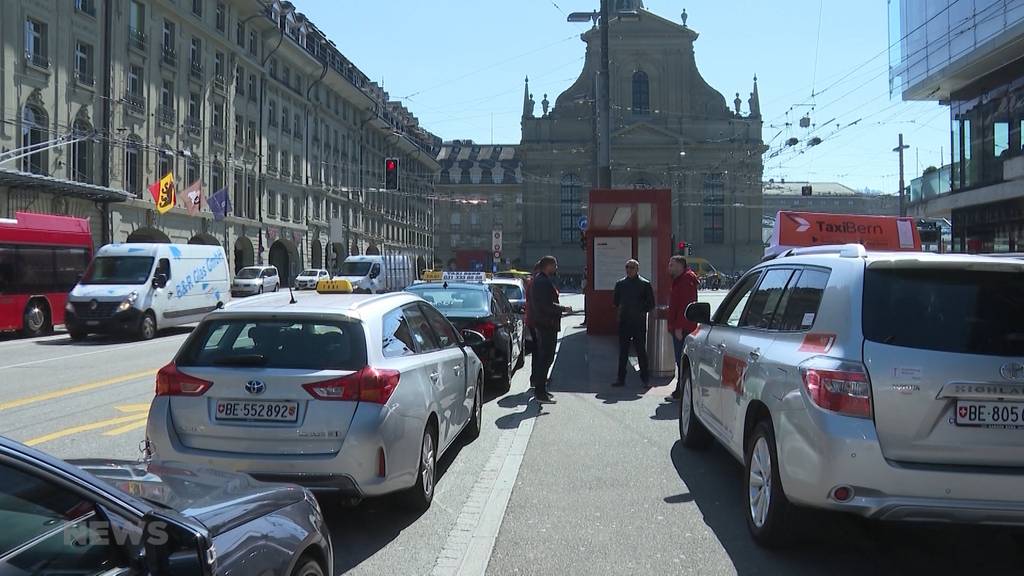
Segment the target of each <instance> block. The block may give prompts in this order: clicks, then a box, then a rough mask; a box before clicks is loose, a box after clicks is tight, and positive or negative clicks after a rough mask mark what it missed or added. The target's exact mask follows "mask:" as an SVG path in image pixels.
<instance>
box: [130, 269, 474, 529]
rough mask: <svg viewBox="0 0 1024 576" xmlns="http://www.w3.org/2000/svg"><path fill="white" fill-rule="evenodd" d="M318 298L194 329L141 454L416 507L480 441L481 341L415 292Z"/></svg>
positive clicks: (297, 298)
mask: <svg viewBox="0 0 1024 576" xmlns="http://www.w3.org/2000/svg"><path fill="white" fill-rule="evenodd" d="M317 290H318V292H315V293H310V292H296V293H295V294H294V300H292V299H291V297H290V295H289V294H278V295H266V296H264V297H262V298H255V299H251V300H243V301H237V302H235V303H233V305H232V306H231V307H230V308H227V309H225V310H220V311H218V312H215V313H213V314H211V315H210V316H208V317H207V318H206V320H204V321H203V322H202V323H200V324H199V326H198V327H197V328H196V329H195V330H194V331H193V333H192V335H191V336H190V337H189V338H188V339H187V340H186V341H185V342H184V343H183V344H182V346H181V349H180V350H179V351H178V353H177V354H176V355H175V357H174V360H173V361H172V362H171V363H170V364H168V365H166V366H165V367H164V368H162V369H161V370H160V371H159V373H158V374H157V380H156V397H155V398H154V399H153V402H152V405H151V407H150V411H149V422H148V426H147V429H146V437H147V439H148V447H149V449H150V450H151V451H152V453H153V454H155V456H156V457H157V458H161V459H173V460H181V461H184V462H188V463H193V464H197V465H204V466H211V467H216V468H222V469H225V470H235V471H242V472H247V473H249V474H251V475H253V476H254V477H256V478H257V479H263V480H281V481H290V482H296V483H299V484H302V485H304V486H307V487H309V488H314V489H319V490H330V491H333V492H336V493H338V494H340V495H341V496H343V497H344V498H343V499H346V500H353V499H356V500H357V499H360V498H363V497H367V496H379V495H383V494H390V493H394V492H401V493H402V494H403V497H404V499H405V501H406V502H407V503H408V504H409V505H410V506H411V507H413V508H417V509H424V508H426V507H428V506H429V505H430V502H431V500H432V498H433V496H434V483H435V479H436V470H437V461H438V460H439V459H440V458H441V456H442V454H444V453H445V451H446V450H447V449H448V448H449V447H450V446H452V445H453V444H454V443H455V440H456V439H457V438H458V437H459V435H460V434H461V433H465V434H467V435H468V436H469V437H471V438H475V437H476V436H477V435H479V433H480V427H481V422H482V421H481V418H482V416H481V414H482V410H483V368H482V366H481V363H480V360H479V359H478V358H477V356H476V354H474V353H473V350H472V349H471V348H470V346H473V345H478V344H479V343H480V342H482V340H483V339H482V337H481V336H480V335H479V334H476V333H473V332H466V333H465V334H460V333H459V332H457V331H456V329H455V328H454V327H453V326H452V324H451V323H450V322H448V321H447V320H445V318H444V317H443V316H442V315H441V314H440V313H439V312H438V311H437V310H436V309H434V308H433V307H431V306H429V305H428V304H427V303H426V302H424V301H423V300H422V299H420V298H418V297H416V296H413V295H412V294H408V293H404V292H400V293H396V294H388V295H378V296H373V295H362V294H350V293H345V292H350V291H351V290H352V288H351V285H350V284H349V283H348V282H347V281H331V282H322V283H320V284H319V285H318V287H317ZM321 291H323V292H325V293H320V292H321ZM335 291H337V292H341V293H326V292H335ZM214 383H216V385H214Z"/></svg>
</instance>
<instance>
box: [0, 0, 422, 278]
mask: <svg viewBox="0 0 1024 576" xmlns="http://www.w3.org/2000/svg"><path fill="white" fill-rule="evenodd" d="M107 6H110V7H111V8H112V9H111V10H110V12H109V13H105V12H104V8H105V7H107ZM0 50H2V53H0V56H2V62H3V69H2V71H0V74H2V78H0V147H2V150H3V151H11V150H16V149H19V148H21V147H23V146H25V145H26V144H28V145H30V144H34V143H36V142H48V141H51V140H55V139H60V138H65V139H67V141H68V142H72V143H69V144H64V145H62V144H60V141H59V140H58V141H57V145H56V146H54V147H52V148H50V149H48V150H46V151H42V152H39V153H35V154H31V155H29V156H26V157H24V158H21V159H19V160H17V161H14V162H6V163H3V164H0V217H2V216H7V217H10V216H13V215H14V213H15V212H16V211H18V210H29V211H39V212H50V213H63V214H71V215H80V216H91V217H94V218H93V226H94V229H95V230H96V233H95V236H96V237H97V242H100V241H103V240H106V239H109V240H110V241H115V242H120V241H162V242H167V241H171V242H194V243H209V244H220V245H223V246H224V248H225V250H226V252H227V253H228V257H229V259H230V260H231V262H232V264H233V266H234V268H236V269H237V268H240V267H242V266H244V265H249V264H253V263H272V264H276V265H277V266H278V267H279V268H280V269H281V270H282V276H283V277H285V278H286V279H289V280H290V279H291V277H293V276H294V275H295V274H297V273H298V271H299V270H300V269H301V268H303V267H308V266H313V267H321V266H325V267H333V266H335V265H337V264H338V263H339V262H340V260H341V259H343V258H344V257H345V256H347V255H348V254H351V253H384V252H389V251H394V252H401V253H404V254H409V255H413V256H416V257H418V258H419V259H420V261H421V263H422V262H425V259H426V257H427V256H428V255H429V254H430V253H431V252H432V250H433V245H432V238H431V234H430V230H431V226H432V223H433V220H434V219H433V214H432V212H431V209H432V202H431V198H432V197H433V194H434V192H433V182H434V179H435V175H436V172H437V169H438V164H437V162H436V160H435V157H436V155H437V152H438V150H439V149H440V143H441V141H440V139H439V138H437V137H436V136H434V135H433V134H430V133H429V132H427V131H426V130H424V129H423V128H422V127H421V126H420V125H419V122H418V121H417V119H416V118H415V116H413V115H412V114H411V113H410V112H409V111H408V110H407V109H406V108H405V107H404V106H402V105H401V104H400V103H398V102H394V101H390V100H389V96H388V94H387V93H386V92H385V91H384V90H382V89H381V88H380V87H379V86H378V85H376V84H374V83H373V82H371V81H370V80H369V79H368V77H367V76H366V75H365V74H363V73H362V72H361V71H360V70H359V69H358V68H357V67H356V66H355V65H354V64H353V63H352V62H351V61H349V60H348V59H347V58H345V56H344V55H343V54H342V53H341V52H340V51H339V50H338V49H337V48H336V47H335V45H334V43H333V42H331V41H330V40H329V39H328V38H326V37H325V35H324V34H323V33H322V32H321V31H320V30H319V29H318V28H317V27H316V26H315V24H314V23H313V22H311V21H309V20H308V19H307V18H306V17H305V16H303V15H302V14H301V13H300V12H298V10H297V8H296V7H295V6H294V5H293V4H291V3H290V2H281V1H280V0H274V1H273V2H270V3H262V2H259V1H257V0H114V1H111V2H104V1H103V0H75V1H74V2H73V3H72V2H70V1H67V0H20V1H17V2H2V3H0ZM388 157H394V158H398V159H399V161H400V164H401V172H402V179H401V189H400V190H399V191H385V190H383V164H384V159H385V158H388ZM4 171H17V172H19V174H17V175H10V176H9V177H7V178H5V177H4V175H3V173H4ZM22 172H27V173H32V174H28V175H25V174H21V173H22ZM167 172H172V173H173V174H174V177H175V182H176V185H177V189H178V190H179V192H180V191H182V190H184V189H185V188H186V187H187V186H188V185H189V184H190V183H192V182H195V181H197V180H198V181H200V182H201V183H202V191H203V199H204V205H203V207H202V210H201V211H200V212H199V213H198V214H195V215H192V214H190V213H189V211H188V210H187V209H186V204H185V198H184V195H183V194H179V197H178V204H177V206H176V207H175V208H173V209H172V210H171V211H170V212H167V213H165V214H159V213H158V212H157V211H156V210H155V205H154V202H153V199H152V197H151V196H150V194H149V192H148V190H147V187H148V185H149V184H150V183H152V182H154V181H156V180H157V179H158V178H159V177H160V176H162V175H163V174H166V173H167ZM15 176H16V177H15ZM72 182H74V184H73V183H72ZM221 189H226V190H227V194H228V195H229V197H230V199H231V204H232V206H231V211H230V212H229V214H228V215H227V216H226V217H225V218H224V219H222V220H219V221H218V220H215V219H214V217H213V214H212V213H211V211H210V208H209V204H208V203H206V200H207V199H208V198H209V196H210V195H212V194H213V193H215V192H217V191H218V190H221ZM121 192H125V193H127V194H122V196H126V198H125V201H124V202H121V203H117V204H112V205H110V206H111V207H110V210H109V218H107V219H104V218H103V217H102V216H104V208H103V205H102V204H97V203H96V202H95V199H96V198H98V197H100V196H102V195H104V194H106V196H102V197H103V198H107V199H119V198H117V196H118V194H120V193H121ZM105 220H106V225H104V221H105ZM104 228H106V229H105V230H104Z"/></svg>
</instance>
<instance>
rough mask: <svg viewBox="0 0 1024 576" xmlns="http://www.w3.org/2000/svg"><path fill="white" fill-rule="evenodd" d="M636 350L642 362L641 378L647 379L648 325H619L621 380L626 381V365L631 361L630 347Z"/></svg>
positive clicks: (638, 358) (619, 378) (638, 359)
mask: <svg viewBox="0 0 1024 576" xmlns="http://www.w3.org/2000/svg"><path fill="white" fill-rule="evenodd" d="M630 346H632V347H633V349H634V350H636V359H637V362H638V363H639V364H640V379H641V380H643V381H644V382H646V381H647V378H648V372H647V327H646V326H644V325H643V324H636V325H632V324H620V325H619V377H618V381H619V382H625V381H626V365H627V364H628V363H629V347H630Z"/></svg>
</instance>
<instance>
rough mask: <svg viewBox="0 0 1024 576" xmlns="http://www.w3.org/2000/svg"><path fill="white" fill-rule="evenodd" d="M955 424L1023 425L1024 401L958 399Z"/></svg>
mask: <svg viewBox="0 0 1024 576" xmlns="http://www.w3.org/2000/svg"><path fill="white" fill-rule="evenodd" d="M956 424H957V426H999V427H1003V426H1006V427H1012V428H1018V427H1024V403H1019V402H975V401H973V400H958V401H957V403H956Z"/></svg>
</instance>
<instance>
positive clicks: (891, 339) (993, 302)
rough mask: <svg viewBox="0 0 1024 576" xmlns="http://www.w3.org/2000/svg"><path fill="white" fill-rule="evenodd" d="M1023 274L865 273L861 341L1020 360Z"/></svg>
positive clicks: (1023, 340)
mask: <svg viewBox="0 0 1024 576" xmlns="http://www.w3.org/2000/svg"><path fill="white" fill-rule="evenodd" d="M1021 294H1024V273H1021V272H1015V271H1008V272H997V271H982V270H956V269H941V270H939V269H870V268H869V269H868V270H867V274H866V276H865V278H864V312H863V323H864V337H865V338H866V339H868V340H869V341H871V342H878V343H881V344H890V345H893V346H903V347H906V348H917V349H922V350H935V351H940V352H954V353H964V354H985V355H993V356H1024V298H1021Z"/></svg>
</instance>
